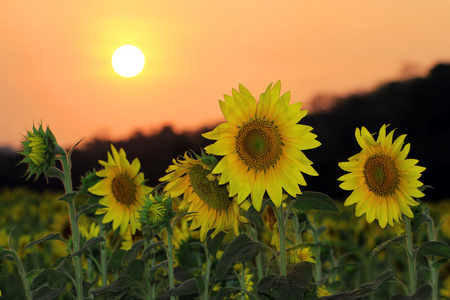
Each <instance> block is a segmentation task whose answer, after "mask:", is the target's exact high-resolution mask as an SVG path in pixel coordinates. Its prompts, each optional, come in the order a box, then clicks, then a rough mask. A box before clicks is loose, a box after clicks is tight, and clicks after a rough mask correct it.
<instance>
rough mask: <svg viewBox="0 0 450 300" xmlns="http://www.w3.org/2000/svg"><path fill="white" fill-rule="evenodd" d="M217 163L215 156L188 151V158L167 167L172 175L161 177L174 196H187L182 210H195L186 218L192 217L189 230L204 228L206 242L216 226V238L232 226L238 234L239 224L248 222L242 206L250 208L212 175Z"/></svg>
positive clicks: (202, 238)
mask: <svg viewBox="0 0 450 300" xmlns="http://www.w3.org/2000/svg"><path fill="white" fill-rule="evenodd" d="M193 156H194V157H193ZM216 163H217V161H216V160H215V159H214V157H213V156H208V155H205V154H202V156H198V155H196V154H191V153H189V152H186V153H185V154H184V157H181V158H179V159H178V160H175V159H174V160H173V165H170V166H169V168H168V169H167V170H166V172H167V173H168V174H167V175H166V176H164V177H162V178H160V181H163V182H167V184H166V185H165V187H164V191H165V192H166V193H167V194H169V195H170V196H171V197H172V198H174V197H178V196H181V195H183V200H182V202H181V203H180V206H179V209H180V210H187V212H192V213H193V214H190V215H187V217H186V218H187V219H189V220H192V223H191V226H190V227H189V229H190V230H196V229H200V239H201V240H202V241H204V240H205V239H206V236H207V233H208V231H209V230H211V229H214V232H213V233H212V234H211V237H212V238H214V237H215V236H216V235H217V234H218V233H219V232H221V231H225V232H226V231H228V230H229V229H233V231H234V233H235V234H236V235H238V234H239V229H238V228H239V223H240V222H248V221H247V219H246V218H245V217H243V216H241V214H240V208H243V209H247V208H248V206H249V204H248V202H242V203H241V204H240V205H239V204H238V203H237V201H236V199H235V198H230V197H229V196H228V195H229V191H228V188H227V186H226V185H219V180H218V178H217V176H215V175H213V174H211V170H212V169H213V168H214V165H215V164H216Z"/></svg>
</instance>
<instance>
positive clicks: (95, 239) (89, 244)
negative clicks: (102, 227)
mask: <svg viewBox="0 0 450 300" xmlns="http://www.w3.org/2000/svg"><path fill="white" fill-rule="evenodd" d="M104 241H105V238H104V237H102V236H96V237H93V238H91V239H90V240H89V241H87V242H86V243H84V245H83V247H81V249H80V250H78V251H77V252H75V253H74V254H72V256H76V255H80V254H81V253H83V252H84V251H85V250H86V249H87V248H89V247H92V246H94V245H97V244H100V243H101V242H104Z"/></svg>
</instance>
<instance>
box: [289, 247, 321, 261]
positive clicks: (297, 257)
mask: <svg viewBox="0 0 450 300" xmlns="http://www.w3.org/2000/svg"><path fill="white" fill-rule="evenodd" d="M289 254H290V255H289V262H290V263H292V264H296V263H299V262H301V261H309V262H310V263H313V264H315V263H316V261H315V260H314V258H313V254H312V252H311V247H303V248H300V249H296V250H290V251H289Z"/></svg>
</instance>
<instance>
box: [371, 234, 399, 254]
mask: <svg viewBox="0 0 450 300" xmlns="http://www.w3.org/2000/svg"><path fill="white" fill-rule="evenodd" d="M404 238H406V235H402V236H397V237H395V238H393V239H390V240H388V241H386V242H383V243H381V244H379V245H378V246H376V247H375V248H374V249H373V250H372V255H371V257H372V256H375V255H377V254H378V253H379V252H380V251H381V250H383V249H384V248H386V247H387V246H389V245H390V244H392V243H395V242H400V241H401V240H403V239H404Z"/></svg>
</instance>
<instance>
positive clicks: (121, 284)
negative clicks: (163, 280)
mask: <svg viewBox="0 0 450 300" xmlns="http://www.w3.org/2000/svg"><path fill="white" fill-rule="evenodd" d="M133 285H134V286H142V285H143V284H142V282H139V281H136V280H134V279H133V278H131V277H128V276H120V277H119V278H117V280H115V281H114V282H113V283H111V284H109V285H107V286H104V287H101V288H99V289H96V290H94V291H91V294H93V295H94V297H97V296H101V295H111V294H112V295H114V296H117V295H121V294H122V293H124V292H126V291H127V290H128V289H129V288H130V287H131V286H133Z"/></svg>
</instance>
